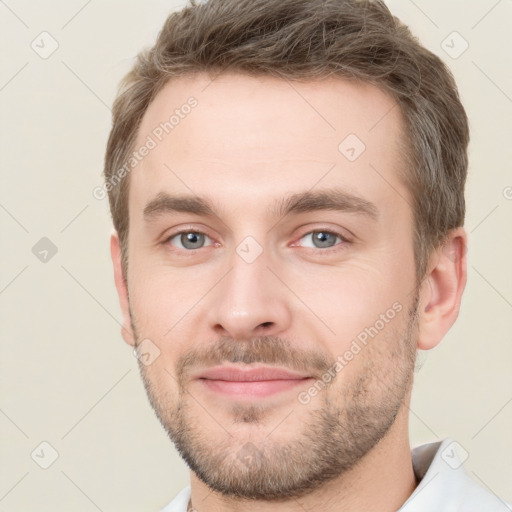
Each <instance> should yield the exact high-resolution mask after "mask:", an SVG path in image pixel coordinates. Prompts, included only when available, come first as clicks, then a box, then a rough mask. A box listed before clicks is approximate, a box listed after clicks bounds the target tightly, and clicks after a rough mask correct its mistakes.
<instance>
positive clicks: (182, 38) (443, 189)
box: [104, 0, 469, 279]
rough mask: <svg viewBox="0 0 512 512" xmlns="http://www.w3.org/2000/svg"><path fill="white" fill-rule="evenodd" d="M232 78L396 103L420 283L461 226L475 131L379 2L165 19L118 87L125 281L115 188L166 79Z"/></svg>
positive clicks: (210, 11) (444, 80) (241, 7)
mask: <svg viewBox="0 0 512 512" xmlns="http://www.w3.org/2000/svg"><path fill="white" fill-rule="evenodd" d="M223 71H235V72H240V73H245V74H248V75H253V76H254V75H256V76H257V75H268V76H274V77H280V78H285V79H288V80H314V79H321V78H325V77H328V76H330V75H332V76H339V77H340V78H346V79H355V80H360V81H364V82H367V83H371V84H374V85H376V86H377V87H379V88H380V89H382V90H384V91H386V92H387V93H388V94H390V95H391V97H392V98H393V99H394V100H395V101H396V103H397V104H398V106H399V108H400V110H401V113H402V117H403V119H404V123H405V133H406V134H407V136H406V137H407V138H406V141H404V142H405V143H406V144H405V147H406V151H405V154H404V155H403V161H404V163H405V165H404V170H403V172H402V175H403V176H402V178H403V179H404V181H405V183H406V185H407V187H408V189H409V190H410V192H411V195H412V198H413V204H412V205H411V206H412V211H413V216H414V226H415V235H414V253H415V259H416V274H417V278H418V279H420V278H422V277H423V276H424V274H425V272H426V270H427V263H428V257H429V255H430V252H431V251H432V250H433V249H435V248H437V247H439V245H440V244H442V242H443V241H444V239H445V238H446V236H447V234H448V233H449V231H450V230H451V229H454V228H456V227H459V226H462V225H463V223H464V213H465V202H464V185H465V181H466V174H467V165H468V161H467V145H468V142H469V128H468V120H467V116H466V113H465V111H464V107H463V106H462V104H461V102H460V99H459V95H458V92H457V87H456V84H455V81H454V79H453V76H452V75H451V73H450V71H449V70H448V68H447V67H446V65H445V64H444V63H443V62H442V61H441V59H439V58H438V57H437V56H435V55H434V54H433V53H432V52H430V51H428V50H427V49H425V48H424V47H423V46H421V44H420V43H419V42H418V40H417V39H416V38H415V37H414V36H413V35H412V34H411V32H410V31H409V29H408V28H407V27H406V26H405V25H404V24H403V23H401V22H400V20H398V19H397V18H396V17H394V16H393V15H392V14H391V13H390V11H389V9H388V8H387V7H386V5H385V4H384V2H383V1H381V0H209V1H207V2H202V3H199V4H198V3H197V2H196V1H194V0H191V3H190V5H189V6H187V7H186V8H184V9H183V10H181V11H179V12H175V13H172V14H171V15H170V16H169V17H168V18H167V20H166V22H165V24H164V26H163V29H162V30H161V32H160V34H159V36H158V39H157V41H156V43H155V45H154V46H153V47H152V48H150V49H148V50H145V51H143V52H141V53H140V54H139V55H138V56H137V60H136V62H135V65H134V67H133V69H132V70H131V71H130V72H129V73H128V74H127V75H126V77H125V78H124V80H123V81H122V83H121V86H120V89H119V93H118V96H117V98H116V100H115V102H114V107H113V122H112V130H111V132H110V137H109V140H108V144H107V149H106V155H105V168H104V177H105V180H106V183H110V186H109V187H108V188H107V191H108V194H109V202H110V209H111V213H112V220H113V224H114V227H115V229H116V230H117V232H118V235H119V238H120V242H121V252H122V261H123V272H124V275H125V278H126V276H127V273H126V271H127V266H128V259H127V254H128V225H129V218H128V186H129V179H128V176H126V178H125V179H121V180H118V183H115V177H116V174H115V173H116V171H118V170H119V169H121V168H122V167H123V165H124V164H125V162H126V161H127V160H128V159H129V157H130V153H131V152H132V151H133V149H134V148H133V146H134V144H135V140H136V137H137V132H138V128H139V125H140V122H141V119H142V117H143V115H144V113H145V111H146V110H147V108H148V106H149V104H150V103H151V101H152V100H153V99H154V98H155V96H156V94H157V93H158V92H159V91H160V90H161V89H162V87H163V86H164V85H165V84H166V83H167V82H168V81H169V80H172V79H173V78H176V77H179V76H184V75H189V74H194V73H199V72H208V73H213V74H217V73H220V72H223ZM113 184H114V186H113Z"/></svg>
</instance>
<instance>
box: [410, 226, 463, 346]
mask: <svg viewBox="0 0 512 512" xmlns="http://www.w3.org/2000/svg"><path fill="white" fill-rule="evenodd" d="M466 251H467V234H466V231H465V230H464V229H463V228H462V227H461V228H457V229H454V230H452V231H451V232H450V234H449V236H448V238H447V239H446V242H445V243H444V244H443V246H442V247H441V248H439V249H438V250H436V251H435V252H434V253H433V254H432V256H431V258H430V266H429V271H428V273H427V276H426V277H425V279H424V280H423V283H422V285H421V290H420V306H419V309H418V315H419V338H418V348H419V349H420V350H429V349H431V348H434V347H435V346H436V345H437V344H438V343H439V342H440V341H441V340H442V339H443V337H444V335H445V334H446V333H447V332H448V331H449V329H450V327H451V326H452V325H453V324H454V322H455V320H456V319H457V317H458V316H459V309H460V302H461V299H462V293H463V292H464V288H465V286H466V279H467V268H466Z"/></svg>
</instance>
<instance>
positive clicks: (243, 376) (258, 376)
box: [196, 366, 309, 382]
mask: <svg viewBox="0 0 512 512" xmlns="http://www.w3.org/2000/svg"><path fill="white" fill-rule="evenodd" d="M308 377H309V375H303V374H299V373H294V372H292V371H290V370H286V369H285V368H276V367H270V366H259V367H256V368H247V369H242V368H240V367H233V366H216V367H214V368H209V369H207V370H203V371H201V372H199V373H198V374H197V375H196V378H197V379H209V380H227V381H233V382H256V381H264V380H299V379H306V378H308Z"/></svg>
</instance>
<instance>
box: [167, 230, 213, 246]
mask: <svg viewBox="0 0 512 512" xmlns="http://www.w3.org/2000/svg"><path fill="white" fill-rule="evenodd" d="M211 241H212V240H211V238H210V237H209V236H208V235H205V234H204V233H201V232H200V231H181V232H179V233H175V234H174V235H171V236H170V237H169V238H168V239H167V240H166V242H170V244H171V245H173V246H174V247H178V248H179V249H186V250H191V249H201V248H202V247H205V246H207V245H210V244H211Z"/></svg>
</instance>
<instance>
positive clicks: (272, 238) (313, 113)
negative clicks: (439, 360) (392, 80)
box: [111, 74, 466, 512]
mask: <svg viewBox="0 0 512 512" xmlns="http://www.w3.org/2000/svg"><path fill="white" fill-rule="evenodd" d="M190 96H194V97H195V98H196V99H197V101H198V105H197V106H196V107H195V108H194V109H193V110H192V111H191V113H190V114H189V115H187V116H185V117H184V119H181V120H180V122H179V124H178V125H177V126H175V127H174V129H173V130H172V132H171V133H169V134H168V135H166V136H165V137H164V138H163V140H162V141H161V142H159V144H158V145H157V147H156V148H154V149H152V150H151V151H150V152H149V154H148V155H147V156H146V157H144V158H143V159H142V161H141V162H140V164H139V165H138V166H137V167H136V168H135V169H134V170H133V171H132V172H131V174H130V177H129V179H130V193H129V218H130V231H129V246H128V247H129V248H128V258H129V266H128V273H127V281H125V280H124V279H123V275H122V267H121V256H120V245H119V239H118V236H117V234H116V233H115V232H113V234H112V237H111V253H112V260H113V264H114V276H115V283H116V287H117V291H118V294H119V300H120V304H121V310H122V313H123V319H124V325H123V329H122V334H123V337H124V339H125V341H126V342H127V343H128V344H130V345H132V346H137V345H138V344H140V343H141V342H142V340H145V339H149V340H151V343H152V344H154V345H152V346H156V347H158V350H159V351H160V353H159V355H158V357H157V358H156V359H155V360H154V361H153V362H152V363H151V364H150V365H147V366H146V365H144V364H142V363H141V364H140V368H141V373H142V377H143V379H144V383H145V386H146V389H147V392H148V396H149V398H150V401H151V403H152V405H153V407H154V409H155V411H156V413H157V415H158V417H159V419H160V421H161V422H162V424H163V425H164V427H165V428H166V430H167V431H168V432H169V435H170V437H171V439H173V441H174V442H175V443H176V444H177V448H178V449H179V451H180V453H181V454H182V455H183V456H184V458H185V460H186V461H187V462H188V463H189V465H191V467H192V469H193V471H191V490H192V491H191V498H192V504H193V506H194V508H195V509H196V510H198V511H200V512H202V511H206V510H208V511H211V512H216V511H221V510H222V511H235V510H240V509H241V507H242V508H243V510H244V511H251V512H252V511H259V512H260V511H261V512H266V511H271V510H272V511H278V512H285V511H303V510H324V511H326V512H329V511H339V510H344V511H345V512H350V511H360V510H367V511H377V510H378V511H380V512H383V511H394V510H397V509H398V508H400V506H401V505H402V504H403V503H404V502H405V501H406V500H407V498H408V497H409V496H410V494H411V493H412V492H413V490H414V488H415V487H416V485H417V482H416V481H415V477H414V473H413V469H412V463H411V455H410V444H409V434H408V410H409V409H408V405H409V403H410V393H411V386H412V380H413V372H414V355H415V351H416V349H418V348H419V349H423V350H428V349H431V348H433V347H434V346H436V345H437V344H438V343H439V342H440V340H441V339H442V337H443V336H444V335H445V333H446V332H447V331H448V329H449V328H450V327H451V325H452V324H453V322H454V321H455V320H456V318H457V315H458V311H459V305H460V299H461V295H462V293H463V290H464V286H465V282H466V260H465V246H466V233H465V231H464V230H463V229H462V228H458V229H456V230H453V231H452V232H451V233H450V235H449V237H448V239H447V241H446V243H445V245H444V246H443V247H442V248H440V249H439V250H436V251H434V252H433V253H432V254H431V255H430V261H429V266H428V271H427V274H426V276H425V277H424V279H423V280H422V281H421V282H420V283H417V282H416V277H415V261H414V254H413V245H412V236H413V218H412V212H411V207H410V203H411V202H412V198H411V194H410V191H408V190H407V188H406V187H405V185H404V184H403V183H402V181H401V179H400V177H399V170H400V166H401V159H400V149H399V148H400V145H399V143H400V141H401V137H402V133H401V130H402V126H403V122H402V119H401V115H400V111H399V109H394V108H392V107H393V100H392V99H391V98H390V97H389V96H388V95H387V94H386V93H384V92H382V91H381V90H379V89H377V88H376V87H374V86H372V85H369V84H361V83H355V82H348V81H346V80H343V79H339V78H329V79H326V80H323V81H314V82H313V81H310V82H303V83H297V82H294V83H293V84H292V83H289V82H287V81H285V80H279V79H275V78H269V77H258V78H254V77H248V76H245V75H240V74H224V75H220V76H219V77H217V78H216V79H215V80H214V81H212V80H211V78H209V77H208V76H206V75H201V74H198V75H193V76H189V77H184V78H180V79H176V80H173V81H172V82H169V83H168V84H167V85H166V87H165V88H164V89H162V90H161V91H160V92H159V94H158V95H157V96H156V98H155V100H154V101H153V102H152V103H151V105H150V106H149V108H148V110H147V111H146V113H145V115H144V118H143V120H142V123H141V126H140V129H139V134H138V142H137V144H136V146H137V147H139V146H140V145H142V144H143V143H144V140H146V137H147V136H148V134H151V133H152V130H154V128H155V127H156V126H158V125H159V123H161V122H162V121H164V120H166V119H168V117H169V115H170V114H171V113H172V111H173V110H174V109H175V108H179V107H180V105H183V104H184V103H186V101H187V99H188V98H189V97H190ZM350 133H353V134H356V135H357V136H358V137H359V138H360V139H361V140H362V141H364V144H365V145H366V149H365V151H364V152H363V153H362V154H361V155H360V156H359V157H358V158H357V159H356V160H355V161H352V162H351V161H349V160H348V159H347V158H346V157H345V156H344V155H343V154H342V153H341V152H340V151H339V149H338V145H339V144H340V142H341V141H342V140H343V139H344V138H345V137H346V136H347V135H348V134H350ZM334 189H336V190H341V191H343V192H345V193H349V194H352V195H354V196H357V197H359V198H361V199H363V200H364V201H366V202H369V203H372V204H373V205H374V207H375V211H376V216H375V217H372V216H369V215H365V214H363V213H360V212H354V211H338V210H332V209H320V210H314V211H306V212H300V213H290V214H288V215H284V216H283V215H276V214H275V212H272V211H271V210H272V208H271V207H272V206H273V205H274V204H275V202H276V201H278V200H280V199H283V198H285V197H287V196H289V195H290V194H295V193H302V192H310V193H311V192H318V191H321V190H324V191H325V190H334ZM162 191H165V192H167V193H168V194H172V195H178V196H180V195H194V196H200V197H202V198H205V199H207V200H208V201H209V202H210V203H211V204H212V207H213V208H214V210H215V215H214V216H207V215H204V214H201V213H197V212H196V213H193V212H187V213H183V212H172V211H169V212H167V213H165V214H162V215H158V216H153V217H152V218H150V219H145V218H144V215H143V211H144V208H145V206H146V205H147V204H148V203H149V202H150V201H151V200H152V199H154V198H155V196H157V194H158V193H159V192H162ZM182 228H183V229H187V230H189V231H190V232H203V233H206V235H207V238H205V245H204V246H202V247H199V248H197V249H186V248H185V247H184V246H183V245H182V244H183V241H182V239H181V238H180V236H179V235H178V236H175V237H174V238H172V239H170V240H169V237H170V236H171V235H173V234H175V233H176V231H177V230H179V229H182ZM319 231H320V232H333V233H339V234H341V235H342V237H344V238H345V239H346V241H343V240H342V239H341V238H337V237H335V238H334V240H335V244H334V245H333V246H331V247H328V248H326V247H325V246H324V247H321V248H318V247H316V248H315V243H314V239H313V236H312V235H311V233H312V232H315V233H318V232H319ZM248 236H250V237H252V239H254V241H255V242H256V244H255V243H254V242H253V241H251V242H250V244H251V245H248V246H246V245H243V244H242V246H241V247H243V248H245V249H248V253H249V254H251V255H254V254H256V253H255V252H254V251H256V250H257V251H261V254H259V255H258V256H257V257H256V258H255V259H254V261H252V262H250V263H248V262H247V261H246V260H244V258H242V257H241V256H240V254H242V253H240V254H239V253H237V247H239V246H240V244H241V243H242V242H244V243H247V240H246V237H248ZM180 242H181V245H180ZM185 242H186V241H185ZM251 251H252V252H251ZM394 304H395V305H396V304H398V305H399V308H398V307H397V309H400V311H398V312H396V315H393V319H391V320H389V321H388V322H387V323H386V324H385V326H384V328H382V329H381V330H379V332H378V334H377V335H376V336H375V337H374V338H372V339H371V340H370V341H369V342H368V344H367V345H366V346H364V347H363V348H362V350H361V351H360V352H359V353H358V354H356V355H354V357H353V358H352V359H351V360H350V361H348V362H347V364H346V365H344V366H343V368H342V370H341V371H338V372H336V376H335V378H334V379H333V380H332V382H331V383H329V385H327V386H325V387H324V388H322V389H321V390H320V391H318V393H317V394H316V395H315V396H314V397H312V398H311V400H310V402H309V403H307V404H304V403H301V402H300V401H299V399H298V397H299V394H300V393H301V392H302V393H304V392H307V390H308V389H310V387H311V385H312V383H313V382H315V379H316V381H318V379H319V378H321V376H322V374H323V371H322V369H325V368H326V367H328V366H331V365H332V364H333V362H335V361H336V360H337V357H338V356H340V355H343V354H344V353H346V351H347V350H348V349H349V348H350V347H351V343H352V342H353V340H354V339H355V338H356V337H357V336H358V334H360V333H361V332H362V331H364V329H365V328H367V327H369V326H372V325H376V324H375V322H376V321H377V320H379V318H381V316H380V315H382V314H386V312H387V311H388V310H389V309H390V308H392V307H393V305H394ZM187 356H188V359H187ZM236 356H239V359H236ZM222 360H224V361H230V360H231V361H238V363H237V364H238V366H239V367H249V366H250V367H257V366H260V365H261V363H262V362H266V363H267V364H270V365H274V366H278V367H283V368H289V369H292V370H301V371H302V372H305V373H306V374H307V375H308V376H310V377H311V379H310V380H308V381H304V384H303V385H302V384H299V385H298V386H297V387H294V388H293V390H287V391H285V392H282V393H277V394H274V395H271V396H269V397H266V398H259V399H254V398H244V399H234V398H232V397H226V396H224V395H220V394H218V393H215V392H213V391H211V390H210V389H208V388H207V387H206V386H204V382H201V381H198V380H195V379H194V378H193V376H194V374H195V373H194V372H198V371H199V372H200V371H202V370H204V369H206V368H208V367H210V366H214V365H216V364H218V363H219V362H220V361H222ZM251 361H252V362H251ZM248 363H249V364H248ZM301 396H304V395H301ZM247 443H250V445H248V444H247ZM248 446H250V450H252V451H251V454H252V456H253V457H252V459H251V461H252V462H251V465H247V459H243V457H242V459H243V460H241V458H240V457H239V454H240V453H242V454H243V453H244V450H246V451H247V450H248V448H247V447H248ZM287 448H290V450H289V451H286V449H287ZM322 454H323V455H322ZM325 455H327V457H325ZM322 458H323V459H326V458H327V462H325V460H324V462H323V463H321V462H320V460H321V459H322ZM244 461H245V462H244ZM285 462H286V464H285ZM285 468H286V469H285ZM311 471H313V472H315V471H316V474H317V475H320V476H319V477H318V481H315V482H314V483H313V484H311V483H310V484H308V483H307V482H308V481H310V480H311V478H312V474H311ZM265 475H270V476H271V478H270V480H271V482H269V481H266V480H265V478H264V477H265ZM229 479H231V480H229ZM207 484H209V485H207ZM265 485H266V487H265ZM272 485H273V487H272Z"/></svg>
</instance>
